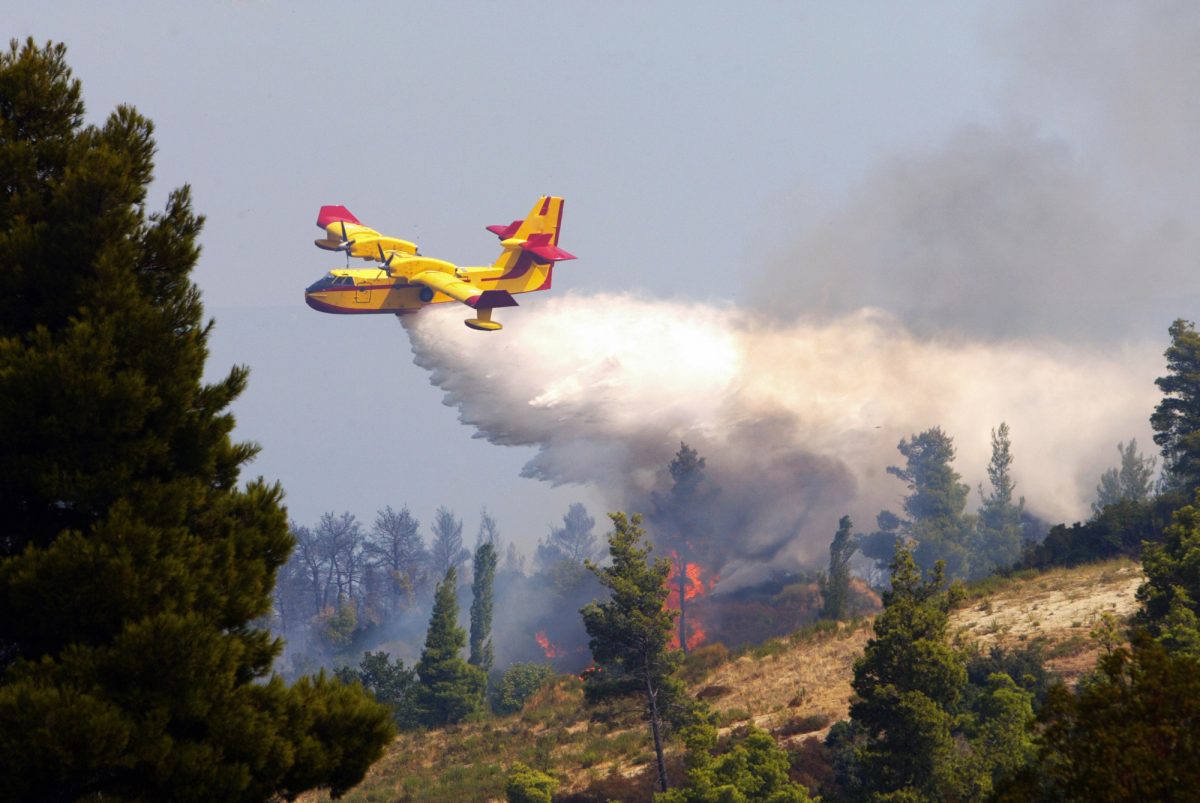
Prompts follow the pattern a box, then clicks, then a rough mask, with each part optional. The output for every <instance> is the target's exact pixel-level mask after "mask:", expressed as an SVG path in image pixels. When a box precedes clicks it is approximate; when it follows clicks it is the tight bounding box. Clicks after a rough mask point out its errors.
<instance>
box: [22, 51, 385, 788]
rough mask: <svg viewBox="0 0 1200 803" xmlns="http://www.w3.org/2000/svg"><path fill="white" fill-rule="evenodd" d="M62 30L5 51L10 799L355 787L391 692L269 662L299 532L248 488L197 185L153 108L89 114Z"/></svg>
mask: <svg viewBox="0 0 1200 803" xmlns="http://www.w3.org/2000/svg"><path fill="white" fill-rule="evenodd" d="M65 56H66V52H65V48H64V47H63V46H62V45H54V44H47V45H46V46H44V47H39V46H37V45H36V44H35V43H34V42H33V41H32V40H29V41H27V42H26V43H25V44H24V45H18V43H16V42H13V43H12V45H11V47H10V48H9V50H8V51H7V52H4V53H0V279H2V283H3V286H4V288H5V290H4V293H0V507H2V508H3V510H4V511H5V515H4V516H3V517H2V518H0V588H3V589H4V593H3V594H2V595H0V798H3V799H5V800H18V801H19V800H37V801H52V800H75V799H78V798H85V797H86V798H90V799H97V800H98V799H101V798H104V799H148V800H152V799H157V800H167V799H171V800H183V801H186V800H264V799H268V798H273V797H276V796H293V795H295V794H298V793H299V792H301V791H303V790H305V789H308V788H312V787H314V786H329V787H331V788H332V789H333V791H335V792H339V791H342V790H344V789H346V788H347V787H348V786H351V785H353V784H354V783H356V782H357V780H358V779H360V778H361V777H362V774H363V773H364V772H365V771H366V768H367V766H369V764H370V763H371V761H373V760H374V759H375V758H376V757H378V756H379V755H380V754H381V753H382V750H383V747H384V745H385V744H386V742H387V741H388V739H389V738H390V734H391V725H390V723H389V721H388V716H387V710H386V708H384V707H382V706H379V705H378V704H376V703H374V702H373V701H371V700H369V699H368V698H367V697H365V695H363V693H362V692H361V691H360V690H355V689H348V688H345V687H343V686H342V685H340V684H337V683H333V682H330V681H328V680H327V679H325V678H324V677H320V676H319V677H317V678H315V679H313V680H307V679H306V680H303V681H301V682H300V683H298V684H296V685H295V686H292V687H290V688H289V687H287V686H286V685H284V683H283V682H282V681H281V680H279V679H278V678H275V677H270V672H271V665H272V662H273V660H274V659H275V657H276V656H277V655H278V654H279V650H280V642H279V641H278V640H276V639H274V638H272V637H271V636H270V634H269V633H267V632H265V631H263V630H260V629H258V628H257V627H255V626H254V624H253V622H254V621H255V620H256V619H259V618H260V617H262V616H264V615H265V614H266V613H267V612H268V611H269V609H270V605H271V589H272V585H273V583H274V580H275V575H276V572H277V571H278V569H279V567H280V566H281V565H282V564H283V563H284V561H285V560H286V559H287V555H288V552H289V550H290V549H291V547H292V539H291V537H290V535H289V533H288V527H287V521H286V517H285V514H284V511H283V508H282V505H281V497H282V491H281V490H280V488H279V487H278V486H277V485H269V484H267V483H265V482H264V481H262V480H261V479H260V480H256V481H253V482H250V483H249V484H247V485H245V486H244V487H242V486H239V472H240V470H241V467H242V466H243V465H245V464H246V462H247V461H249V460H250V459H251V458H252V457H253V455H254V454H255V452H256V450H257V447H255V446H253V445H250V444H238V443H234V442H233V441H232V440H231V439H230V432H231V431H232V429H233V425H234V421H233V417H232V416H231V415H230V414H229V412H228V407H229V405H230V403H231V402H232V401H233V400H234V399H235V398H236V397H237V396H238V394H239V393H240V392H241V391H242V389H243V388H244V387H245V384H246V377H247V371H246V369H245V368H241V367H239V368H235V369H233V370H232V371H230V373H229V374H228V375H227V376H225V378H223V379H220V380H218V381H216V382H213V383H212V384H203V381H202V377H203V372H204V363H205V360H206V358H207V345H206V344H207V339H208V335H209V332H210V328H211V324H206V323H205V322H204V320H203V310H202V307H201V304H200V295H199V291H198V290H197V288H196V286H195V285H194V284H192V282H191V279H190V274H191V271H192V269H193V268H194V266H195V264H196V260H197V257H198V254H199V246H198V243H197V237H198V235H199V233H200V229H201V225H202V222H203V221H202V218H201V217H199V216H198V215H197V214H195V213H194V212H193V211H192V207H191V195H190V192H189V190H188V188H187V187H183V188H180V189H178V190H175V191H174V192H172V193H171V194H170V196H169V198H168V200H167V202H166V207H165V209H164V210H163V211H161V212H157V213H153V214H151V213H149V212H148V211H147V209H146V192H147V187H148V185H149V183H150V181H151V176H152V173H153V156H154V152H155V144H154V140H153V136H152V133H153V126H152V124H151V123H150V121H149V120H147V119H146V118H144V117H142V116H141V115H139V114H138V113H137V112H136V111H135V110H134V109H133V108H131V107H128V106H121V107H119V108H118V109H117V110H116V111H114V112H113V113H112V114H111V115H109V117H108V119H107V120H106V121H105V122H104V123H103V124H102V125H100V126H84V125H83V114H84V107H83V102H82V100H81V97H82V95H81V89H80V85H79V83H78V82H77V81H75V80H74V79H73V78H72V77H71V71H70V69H69V68H68V67H67V64H66V58H65Z"/></svg>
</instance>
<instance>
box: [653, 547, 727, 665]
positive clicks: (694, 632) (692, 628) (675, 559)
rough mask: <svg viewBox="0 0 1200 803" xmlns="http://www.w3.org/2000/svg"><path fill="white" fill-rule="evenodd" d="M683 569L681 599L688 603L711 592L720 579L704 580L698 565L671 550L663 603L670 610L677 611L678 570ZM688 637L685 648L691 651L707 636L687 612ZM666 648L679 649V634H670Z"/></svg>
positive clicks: (701, 626) (701, 625)
mask: <svg viewBox="0 0 1200 803" xmlns="http://www.w3.org/2000/svg"><path fill="white" fill-rule="evenodd" d="M681 565H682V567H683V573H684V577H685V578H686V579H685V580H684V582H683V599H684V601H685V602H689V601H691V600H693V599H695V598H696V597H703V596H705V595H706V594H708V592H710V591H712V590H713V586H715V585H716V584H717V581H718V580H720V579H721V578H720V577H719V576H718V575H715V574H714V575H711V576H710V577H709V578H708V580H707V581H706V580H705V579H704V569H703V568H702V567H701V566H700V564H698V563H690V562H686V561H684V560H682V559H681V558H680V557H679V553H677V552H675V551H674V550H671V571H670V572H669V573H668V574H667V580H666V585H667V598H666V600H665V601H664V602H663V606H664V607H666V608H669V609H670V610H673V611H677V610H679V569H680V566H681ZM687 624H688V631H689V632H688V637H687V647H688V649H689V650H690V649H693V648H695V647H698V646H699V645H701V644H703V643H704V642H705V640H706V639H707V638H708V636H707V635H706V634H705V633H704V626H703V624H702V623H701V622H700V621H699V620H698V619H697V618H696V614H695V613H692V612H690V611H689V613H688V620H687ZM668 647H670V649H672V650H677V649H679V634H678V632H676V633H674V634H672V636H671V641H670V643H669V644H668Z"/></svg>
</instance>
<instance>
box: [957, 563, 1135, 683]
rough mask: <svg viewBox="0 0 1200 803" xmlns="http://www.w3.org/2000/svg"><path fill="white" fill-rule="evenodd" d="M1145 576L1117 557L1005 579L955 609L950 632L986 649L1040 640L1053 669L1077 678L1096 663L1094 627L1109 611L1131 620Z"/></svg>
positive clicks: (960, 638)
mask: <svg viewBox="0 0 1200 803" xmlns="http://www.w3.org/2000/svg"><path fill="white" fill-rule="evenodd" d="M1144 579H1145V577H1144V576H1143V574H1142V568H1141V566H1140V565H1139V564H1137V563H1134V562H1133V561H1129V560H1116V561H1110V562H1107V563H1098V564H1092V565H1087V566H1077V567H1074V568H1071V569H1058V570H1055V571H1051V572H1047V573H1045V574H1039V575H1034V576H1032V577H1021V578H1016V579H1012V580H1008V581H1002V582H1001V583H998V584H997V585H998V587H997V588H996V589H995V590H993V591H992V593H990V594H989V595H988V596H986V597H984V598H982V599H971V600H969V601H968V602H966V603H964V605H963V607H961V608H959V609H958V610H956V611H953V612H952V613H951V615H950V632H951V634H952V635H953V637H955V638H957V639H959V640H960V641H962V642H972V643H975V644H977V645H979V646H980V647H981V648H983V649H988V648H990V647H991V646H993V645H997V644H998V645H1000V646H1002V647H1014V646H1017V645H1020V644H1023V643H1027V642H1029V641H1031V640H1033V639H1037V640H1038V641H1039V642H1040V643H1041V644H1042V645H1043V647H1044V648H1045V649H1046V651H1047V653H1049V654H1050V656H1051V658H1050V660H1048V661H1047V668H1049V669H1050V670H1052V671H1054V672H1055V673H1057V674H1058V675H1059V676H1061V677H1062V678H1063V679H1064V680H1066V681H1068V682H1073V681H1074V680H1076V679H1078V677H1079V676H1080V675H1081V674H1082V673H1083V672H1085V671H1087V670H1088V669H1090V668H1091V667H1092V666H1093V665H1094V664H1095V662H1096V661H1095V659H1096V654H1097V652H1098V646H1097V645H1096V644H1095V642H1094V640H1093V639H1092V638H1091V631H1092V630H1093V629H1094V628H1095V627H1096V626H1097V625H1098V624H1099V623H1100V619H1101V617H1102V616H1103V615H1104V614H1111V615H1113V616H1115V617H1116V618H1117V619H1118V620H1121V621H1124V620H1126V619H1128V618H1129V616H1130V615H1132V614H1133V612H1134V611H1135V610H1136V609H1137V599H1136V596H1135V595H1136V592H1137V588H1138V586H1139V585H1141V583H1142V581H1143V580H1144Z"/></svg>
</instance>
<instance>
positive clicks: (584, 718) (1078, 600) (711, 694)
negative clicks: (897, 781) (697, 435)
mask: <svg viewBox="0 0 1200 803" xmlns="http://www.w3.org/2000/svg"><path fill="white" fill-rule="evenodd" d="M1141 581H1142V574H1141V569H1140V567H1139V566H1138V565H1137V564H1135V563H1132V562H1130V561H1114V562H1109V563H1103V564H1094V565H1089V566H1082V567H1077V568H1073V569H1058V570H1054V571H1050V572H1046V573H1043V574H1032V575H1021V576H1018V577H1014V578H1008V579H991V580H989V581H986V582H985V583H983V584H981V585H979V586H976V587H974V588H972V589H971V591H970V593H969V596H968V599H967V600H966V601H965V602H964V603H962V604H961V605H960V606H959V608H958V609H957V610H955V611H954V612H953V613H952V615H951V632H952V634H953V636H954V637H955V638H957V639H959V640H960V641H961V643H963V644H964V645H971V644H974V645H978V646H979V648H980V649H984V650H986V649H989V648H990V647H991V646H992V645H994V644H999V645H1002V646H1013V645H1017V644H1022V643H1029V642H1034V641H1036V642H1038V643H1040V644H1041V646H1042V647H1043V649H1044V651H1045V654H1046V655H1047V656H1048V657H1049V661H1048V666H1049V667H1050V668H1052V669H1053V670H1054V671H1055V672H1056V673H1058V674H1059V675H1060V676H1061V677H1062V678H1063V679H1064V680H1066V681H1067V682H1072V681H1074V680H1076V679H1077V678H1078V677H1079V675H1080V673H1082V672H1083V671H1085V670H1086V669H1088V668H1089V667H1091V666H1092V664H1093V663H1094V661H1095V658H1096V653H1097V649H1098V647H1097V645H1096V643H1095V641H1094V639H1093V637H1092V631H1093V629H1094V628H1095V627H1096V626H1097V624H1099V623H1100V622H1101V621H1102V619H1103V617H1104V616H1105V614H1110V615H1112V616H1115V617H1117V618H1118V619H1120V620H1123V619H1125V618H1127V617H1128V616H1129V615H1130V614H1132V612H1133V611H1134V609H1135V608H1136V600H1135V592H1136V590H1137V587H1138V585H1139V584H1140V583H1141ZM870 625H871V621H870V620H869V619H863V620H857V621H854V622H849V623H845V622H844V623H840V624H838V625H836V626H833V625H828V626H817V627H811V628H807V629H805V630H802V631H798V632H797V633H794V634H792V635H791V636H790V637H788V638H784V639H776V640H773V641H769V642H767V643H765V644H762V645H760V646H758V647H756V648H754V649H752V650H749V651H746V652H744V653H742V654H740V655H736V656H733V655H728V654H727V653H725V651H724V649H723V648H722V647H720V646H719V645H717V646H713V647H709V648H706V649H703V650H700V651H698V652H697V653H694V654H693V656H691V657H690V658H689V661H688V664H687V666H686V667H685V675H686V676H687V679H688V682H689V686H690V688H691V689H692V691H693V692H694V693H696V694H697V695H698V696H700V697H701V698H703V699H705V700H707V701H708V703H709V704H710V705H711V706H712V708H713V709H714V710H716V711H717V712H718V713H719V716H720V721H721V724H722V725H723V727H725V728H732V727H736V726H738V725H740V724H745V723H746V722H749V721H753V722H754V723H756V724H758V725H759V726H761V727H764V728H768V729H770V730H771V731H773V732H774V733H775V735H776V738H777V739H779V740H780V741H781V742H782V743H786V744H788V745H789V746H790V747H791V748H792V749H796V748H798V747H799V746H800V744H801V743H803V742H804V741H807V740H808V739H811V738H821V737H823V736H824V734H825V732H826V731H827V730H828V727H829V726H830V725H831V724H832V723H834V722H836V721H837V720H839V719H842V718H844V717H845V716H846V715H847V711H848V707H849V699H850V696H851V688H850V680H851V677H852V670H853V664H854V660H855V658H857V657H858V656H859V655H860V654H861V652H862V649H863V646H864V645H865V644H866V642H867V639H868V638H870V636H871V627H870ZM645 731H646V729H645V728H644V727H643V726H642V725H641V724H640V723H639V722H638V721H637V712H636V710H618V709H616V708H613V707H605V708H600V709H588V708H585V707H584V705H583V701H582V684H581V683H580V682H579V681H578V680H577V679H575V678H571V677H565V678H562V679H560V680H559V681H558V682H557V683H555V684H554V685H552V686H551V687H549V688H546V689H544V690H543V691H542V692H541V693H540V694H539V695H538V696H537V697H535V699H534V700H533V701H531V703H530V704H529V705H527V706H526V709H525V710H524V711H523V712H521V713H520V714H518V715H514V716H512V717H507V718H504V719H496V720H492V721H489V722H483V723H474V724H470V725H463V726H459V727H455V728H450V729H446V730H442V731H433V732H428V733H406V734H402V735H401V736H400V737H399V738H397V739H396V741H395V742H394V743H393V745H392V746H391V748H390V749H389V750H388V752H387V754H386V755H385V756H384V758H383V759H381V760H380V761H379V762H378V763H376V765H375V766H374V767H373V768H372V769H371V771H370V773H369V774H368V776H367V778H366V779H365V780H364V781H363V783H362V784H361V785H360V786H359V787H358V788H357V789H355V790H354V791H352V792H351V793H350V794H349V795H347V796H346V797H345V798H344V799H345V800H348V801H383V800H414V801H417V800H421V801H424V800H428V801H463V800H501V799H503V789H504V776H505V771H506V768H507V767H508V766H510V765H511V764H512V763H514V762H516V761H522V762H525V763H528V764H532V765H535V766H538V767H547V768H552V770H553V772H554V773H555V774H557V775H558V777H559V778H560V779H561V781H562V785H561V786H560V788H559V794H558V796H556V798H555V799H556V800H560V799H561V800H572V801H592V800H595V801H604V800H608V799H625V800H645V799H649V796H650V793H651V791H652V789H651V787H652V779H651V777H650V776H651V774H652V773H651V772H650V761H651V757H652V751H651V747H650V744H649V738H648V736H647V734H646V732H645ZM674 774H675V775H676V777H677V773H674ZM302 799H303V800H308V801H316V800H325V799H327V798H326V797H321V796H317V795H309V796H305V797H304V798H302Z"/></svg>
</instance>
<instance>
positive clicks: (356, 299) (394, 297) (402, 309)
mask: <svg viewBox="0 0 1200 803" xmlns="http://www.w3.org/2000/svg"><path fill="white" fill-rule="evenodd" d="M551 270H552V266H550V265H536V264H534V265H530V266H529V267H528V270H527V271H526V272H525V273H523V274H522V275H520V276H515V277H514V276H505V277H504V278H501V276H503V274H504V272H505V271H504V269H503V268H495V267H490V266H489V267H472V268H459V269H458V270H457V271H456V272H455V275H456V276H457V277H458V278H459V279H460V280H461V281H464V282H467V283H468V284H471V285H473V286H476V287H478V288H479V292H480V293H483V292H485V291H487V290H507V291H508V292H509V293H512V294H514V295H515V294H518V293H531V292H536V291H538V290H549V289H550V280H551V278H550V277H551ZM304 301H305V303H306V304H308V306H310V307H312V308H313V309H315V310H317V311H318V312H330V313H334V314H337V315H370V314H385V313H386V314H391V315H407V314H410V313H413V312H417V311H418V310H420V309H421V308H422V307H427V306H429V305H430V304H441V303H443V302H447V301H455V299H453V298H451V297H450V296H448V295H446V294H444V293H440V292H438V291H436V290H434V289H432V288H430V287H426V286H423V285H419V284H409V283H408V282H407V281H406V280H405V279H404V277H403V276H390V275H388V272H387V271H386V270H383V269H381V268H335V269H334V270H331V271H329V273H327V274H325V276H323V277H321V278H320V279H318V280H317V281H316V282H314V283H313V284H311V285H309V286H308V288H307V289H306V290H305V291H304Z"/></svg>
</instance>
